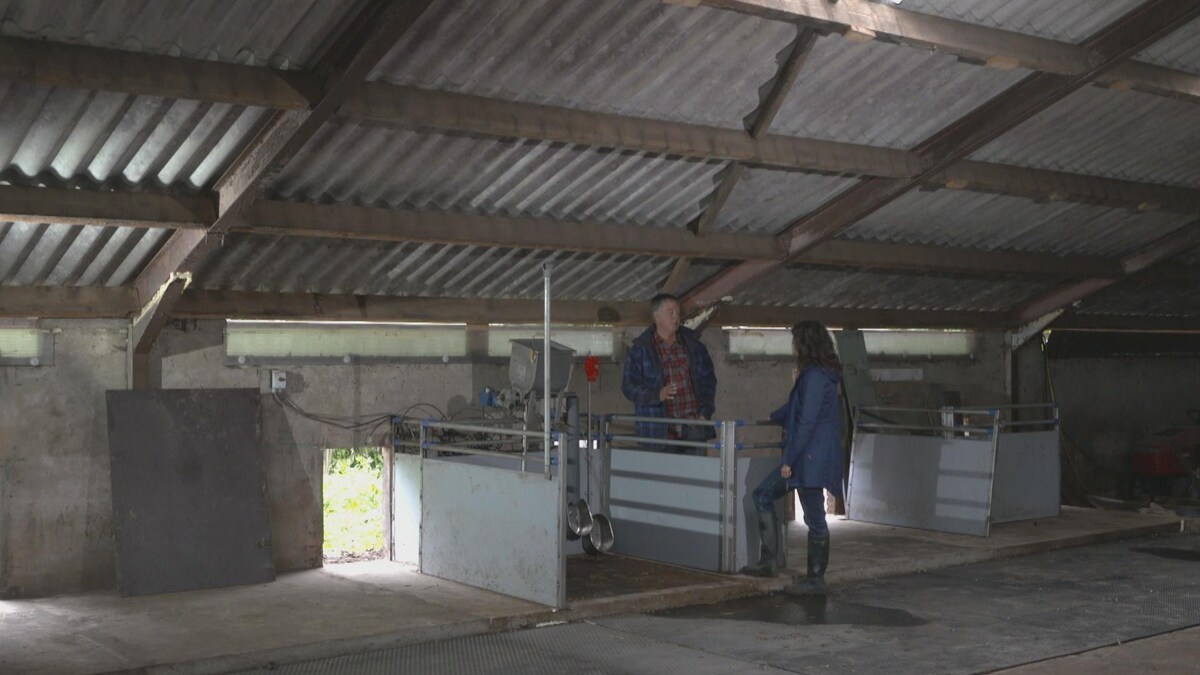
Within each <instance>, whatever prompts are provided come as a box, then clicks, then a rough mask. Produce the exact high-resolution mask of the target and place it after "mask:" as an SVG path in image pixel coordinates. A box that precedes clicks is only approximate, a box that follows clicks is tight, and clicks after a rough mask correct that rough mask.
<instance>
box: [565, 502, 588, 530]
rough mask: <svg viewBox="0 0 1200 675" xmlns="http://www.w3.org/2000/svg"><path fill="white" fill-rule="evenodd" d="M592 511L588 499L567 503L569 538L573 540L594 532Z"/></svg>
mask: <svg viewBox="0 0 1200 675" xmlns="http://www.w3.org/2000/svg"><path fill="white" fill-rule="evenodd" d="M592 522H593V521H592V510H591V508H589V507H588V503H587V500H586V499H580V500H579V501H577V502H567V536H568V537H571V535H574V537H571V538H572V539H574V538H577V537H583V536H587V535H588V533H590V532H591V531H592Z"/></svg>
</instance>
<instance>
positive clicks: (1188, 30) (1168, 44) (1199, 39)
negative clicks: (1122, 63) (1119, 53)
mask: <svg viewBox="0 0 1200 675" xmlns="http://www.w3.org/2000/svg"><path fill="white" fill-rule="evenodd" d="M1134 58H1135V59H1136V60H1138V61H1145V62H1146V63H1153V64H1154V65H1156V66H1164V67H1166V68H1175V69H1176V70H1184V71H1187V72H1189V73H1200V19H1196V20H1195V21H1193V22H1191V23H1189V24H1187V25H1186V26H1184V27H1183V28H1180V29H1179V30H1177V31H1175V32H1174V33H1171V34H1170V35H1168V36H1167V37H1165V38H1163V39H1161V40H1159V41H1158V42H1156V43H1154V44H1153V45H1152V46H1151V47H1150V48H1149V49H1147V50H1146V51H1144V52H1142V53H1141V54H1138V55H1137V56H1136V57H1134Z"/></svg>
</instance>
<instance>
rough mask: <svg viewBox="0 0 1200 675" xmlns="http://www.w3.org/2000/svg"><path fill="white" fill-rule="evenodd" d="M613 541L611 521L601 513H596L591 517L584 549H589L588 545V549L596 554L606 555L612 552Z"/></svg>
mask: <svg viewBox="0 0 1200 675" xmlns="http://www.w3.org/2000/svg"><path fill="white" fill-rule="evenodd" d="M614 541H615V539H614V537H613V528H612V521H611V520H609V519H608V516H606V515H604V514H603V513H597V514H596V515H595V516H593V517H592V530H591V532H588V536H587V537H586V538H585V540H584V545H583V547H584V549H587V548H589V546H588V545H589V544H590V545H591V546H590V548H593V549H595V550H596V551H597V552H599V553H608V552H609V551H611V550H612V547H613V542H614ZM588 552H589V553H590V552H591V551H588Z"/></svg>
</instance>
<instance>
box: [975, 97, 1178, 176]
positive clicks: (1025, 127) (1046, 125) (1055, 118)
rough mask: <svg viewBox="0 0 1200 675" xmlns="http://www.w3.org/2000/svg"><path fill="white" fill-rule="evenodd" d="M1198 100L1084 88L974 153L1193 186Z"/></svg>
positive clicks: (1019, 162)
mask: <svg viewBox="0 0 1200 675" xmlns="http://www.w3.org/2000/svg"><path fill="white" fill-rule="evenodd" d="M1197 157H1200V105H1196V104H1194V103H1189V102H1186V101H1176V100H1172V99H1168V98H1163V97H1161V96H1153V95H1150V94H1143V93H1141V92H1137V91H1114V90H1111V89H1101V88H1099V87H1084V88H1082V89H1080V90H1078V91H1076V92H1075V93H1073V94H1071V95H1070V96H1068V97H1067V98H1065V99H1063V100H1062V101H1060V102H1059V103H1057V104H1055V105H1054V106H1052V107H1050V108H1049V109H1047V110H1045V111H1043V112H1041V113H1039V114H1038V115H1036V116H1034V117H1033V118H1032V119H1030V120H1028V121H1026V122H1025V123H1024V124H1021V125H1020V126H1018V127H1017V128H1016V129H1013V130H1012V131H1010V132H1008V133H1007V134H1005V135H1003V136H1001V137H1000V138H998V139H996V140H995V141H992V142H991V143H989V144H988V145H986V146H984V147H983V148H982V149H981V150H979V151H978V152H976V153H975V154H974V155H973V157H972V158H973V159H981V160H984V161H990V162H1000V163H1003V164H1017V165H1020V166H1029V167H1035V168H1039V169H1055V170H1058V171H1067V172H1073V173H1085V174H1092V175H1097V176H1106V177H1110V178H1122V179H1126V180H1133V181H1144V182H1150V183H1168V184H1174V185H1185V186H1188V187H1195V186H1196V185H1197V184H1200V161H1197V160H1196V158H1197Z"/></svg>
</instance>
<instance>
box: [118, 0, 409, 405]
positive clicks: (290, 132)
mask: <svg viewBox="0 0 1200 675" xmlns="http://www.w3.org/2000/svg"><path fill="white" fill-rule="evenodd" d="M429 4H430V0H420V1H413V2H403V3H397V2H390V1H388V0H372V1H371V2H368V3H367V4H366V6H364V7H363V8H362V9H361V10H360V12H359V13H358V14H357V15H356V16H355V18H354V20H353V21H352V22H351V23H350V25H349V27H348V28H347V29H346V31H345V32H344V33H343V34H342V35H340V36H339V37H338V39H337V40H336V41H335V43H334V44H333V46H332V47H330V49H329V51H328V53H327V54H326V55H325V56H324V57H323V58H322V59H321V61H320V62H319V63H318V64H317V65H316V67H315V68H314V70H313V73H312V75H313V77H314V78H315V79H316V81H317V82H319V83H320V84H321V87H320V89H319V95H318V96H319V98H318V99H317V100H316V101H315V104H314V105H313V106H312V107H311V108H306V109H296V110H282V111H279V112H276V113H275V115H274V117H272V119H271V120H270V121H269V122H268V123H267V125H266V126H265V127H264V128H263V129H262V130H261V131H260V132H259V133H258V135H257V136H256V137H255V138H254V140H253V141H251V143H250V144H249V145H248V146H247V147H246V148H245V149H244V150H243V151H242V154H241V155H240V156H239V157H238V158H237V160H235V161H234V163H233V165H232V166H230V168H229V169H228V170H227V171H226V172H225V174H224V175H223V176H222V177H221V178H220V180H218V181H217V185H216V191H215V192H216V196H217V210H218V212H217V217H216V219H215V220H214V221H213V222H212V223H211V224H210V225H209V226H208V228H207V230H180V231H177V232H175V234H174V235H172V236H171V238H170V239H169V240H168V241H167V243H166V244H165V245H164V246H163V247H162V249H160V250H159V252H158V254H157V255H156V256H155V257H154V259H153V260H151V261H150V264H148V265H147V266H146V267H145V269H143V270H142V272H141V274H139V275H138V278H137V280H136V281H135V282H134V289H135V290H136V291H137V293H138V298H139V299H140V300H141V302H142V303H143V304H144V309H143V311H142V313H141V316H140V317H139V319H138V320H137V322H136V324H135V326H137V327H139V328H138V329H137V331H136V334H135V339H134V353H135V354H145V353H148V352H149V350H150V347H151V345H153V343H154V341H155V339H156V338H157V329H158V328H160V327H161V326H162V324H163V321H162V317H163V316H166V315H170V314H171V307H170V305H171V304H172V303H173V302H177V301H178V298H180V297H182V293H181V292H179V291H178V290H174V291H172V290H169V289H171V288H173V287H174V286H175V285H176V284H177V283H178V280H179V279H183V280H185V281H184V284H185V285H186V283H187V281H186V280H187V279H189V278H190V276H191V274H192V273H193V272H194V271H195V270H196V269H197V268H198V267H199V265H200V264H201V263H202V262H203V260H204V259H205V258H206V257H207V256H208V254H209V253H210V252H211V251H213V250H214V249H215V248H217V247H218V246H219V245H220V235H221V234H222V233H224V232H226V231H228V230H229V229H230V228H231V227H232V226H233V224H234V223H235V222H237V220H238V219H239V218H240V217H241V214H242V211H244V210H245V208H246V207H247V206H248V205H249V204H250V203H251V202H253V201H254V200H255V199H257V198H258V196H259V195H260V194H261V192H262V190H263V187H264V185H265V183H266V182H267V181H268V180H270V179H271V178H272V177H273V176H274V172H276V171H278V170H279V169H280V168H282V166H283V164H285V163H286V162H287V161H288V160H289V159H291V158H292V157H293V156H294V155H295V154H296V153H297V152H299V150H300V148H302V147H303V146H304V144H305V143H307V142H308V140H309V139H310V138H311V137H312V135H313V134H315V133H316V132H317V130H318V129H320V127H321V126H322V125H323V124H325V122H326V121H328V120H329V119H330V118H331V117H332V116H333V115H334V113H336V112H337V110H338V108H340V107H341V105H342V104H343V103H344V102H345V101H346V100H347V99H348V98H349V97H350V96H351V95H352V94H353V93H354V91H355V90H356V89H357V88H358V87H359V86H361V84H362V82H363V81H364V80H365V79H366V77H367V75H368V74H369V73H370V71H371V69H372V68H374V67H375V66H376V65H377V64H378V63H379V61H380V60H382V59H383V57H384V56H386V55H387V53H388V51H390V50H391V49H392V47H394V46H395V44H396V42H397V41H398V40H399V39H400V36H401V35H403V34H404V32H405V31H407V30H408V29H409V28H410V27H411V26H412V25H413V23H415V22H416V20H417V18H418V17H419V16H420V15H421V14H422V12H424V10H425V8H426V7H427V6H428V5H429ZM164 291H166V292H164ZM142 327H144V328H142ZM135 364H136V362H135ZM136 375H137V374H136V373H135V378H134V380H135V382H137V381H141V378H139V377H137V376H136Z"/></svg>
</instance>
